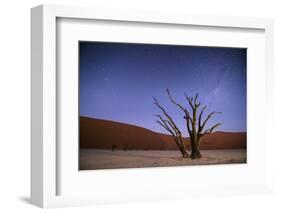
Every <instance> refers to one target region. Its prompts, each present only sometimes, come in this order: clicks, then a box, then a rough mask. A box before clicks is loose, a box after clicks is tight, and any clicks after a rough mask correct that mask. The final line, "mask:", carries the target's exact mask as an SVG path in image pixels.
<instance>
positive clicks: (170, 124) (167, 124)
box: [153, 97, 189, 158]
mask: <svg viewBox="0 0 281 213" xmlns="http://www.w3.org/2000/svg"><path fill="white" fill-rule="evenodd" d="M153 99H154V104H155V105H156V106H157V107H158V108H159V109H160V110H161V111H162V113H163V115H164V116H163V117H162V116H161V115H158V114H157V115H155V116H156V117H158V118H159V120H157V121H156V122H157V123H159V124H160V125H161V126H162V127H163V128H164V129H165V130H167V131H168V132H169V133H170V134H171V135H172V136H173V139H174V141H175V143H176V145H177V147H178V149H179V150H180V152H181V154H182V157H183V158H188V157H189V154H188V153H187V151H186V147H185V145H184V141H183V137H182V133H181V131H180V129H179V128H178V127H177V125H176V124H175V122H174V120H173V119H172V117H171V116H170V115H169V114H168V113H167V112H166V110H165V109H164V108H163V107H162V106H161V105H160V103H159V102H158V100H157V99H156V98H155V97H153Z"/></svg>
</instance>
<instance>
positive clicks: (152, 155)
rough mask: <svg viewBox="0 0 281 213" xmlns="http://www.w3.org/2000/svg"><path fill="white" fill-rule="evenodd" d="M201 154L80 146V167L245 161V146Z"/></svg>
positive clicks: (124, 166) (156, 165)
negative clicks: (191, 154)
mask: <svg viewBox="0 0 281 213" xmlns="http://www.w3.org/2000/svg"><path fill="white" fill-rule="evenodd" d="M201 153H202V158H201V159H196V160H192V159H190V158H182V157H181V155H180V152H179V151H131V150H130V151H123V150H115V151H113V152H112V151H111V150H93V149H84V150H80V153H79V154H80V157H79V158H80V169H81V170H93V169H114V168H141V167H159V166H184V165H209V164H234V163H246V150H245V149H228V150H227V149H223V150H202V151H201Z"/></svg>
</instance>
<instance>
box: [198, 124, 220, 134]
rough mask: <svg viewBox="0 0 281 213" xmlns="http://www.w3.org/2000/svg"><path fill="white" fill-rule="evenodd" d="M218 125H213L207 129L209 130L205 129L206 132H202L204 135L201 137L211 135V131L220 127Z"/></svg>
mask: <svg viewBox="0 0 281 213" xmlns="http://www.w3.org/2000/svg"><path fill="white" fill-rule="evenodd" d="M220 125H221V123H217V124H215V125H214V126H212V127H211V128H209V129H207V130H206V131H204V133H202V134H201V135H202V136H203V135H206V134H210V133H212V132H213V130H214V129H215V128H217V127H218V126H220Z"/></svg>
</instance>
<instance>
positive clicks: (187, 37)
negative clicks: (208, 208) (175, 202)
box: [31, 5, 273, 207]
mask: <svg viewBox="0 0 281 213" xmlns="http://www.w3.org/2000/svg"><path fill="white" fill-rule="evenodd" d="M31 21H32V147H31V153H32V162H31V168H32V173H31V177H32V180H31V182H32V184H31V185H32V187H31V199H32V203H34V204H35V205H38V206H41V207H56V206H73V205H89V204H97V203H116V202H138V201H143V200H165V199H177V198H183V197H185V198H188V197H195V196H206V195H208V196H214V195H219V196H220V195H230V194H231V195H232V194H238V195H239V194H252V193H263V192H269V191H270V189H269V187H270V183H269V181H268V180H269V177H270V171H269V170H268V169H267V168H268V165H267V162H266V161H264V157H266V154H265V153H266V152H265V149H266V146H268V143H270V140H269V138H270V136H269V135H270V131H271V130H270V128H269V126H268V123H269V119H270V118H268V116H266V112H268V109H269V108H270V107H272V106H271V105H272V98H271V95H270V94H271V91H272V78H273V68H272V66H273V65H272V64H273V63H272V54H273V53H272V46H273V41H272V40H273V39H272V30H273V24H272V20H269V19H256V18H235V17H223V18H221V17H215V16H191V15H186V14H161V13H152V12H140V11H118V10H110V9H109V10H100V9H95V8H79V7H66V6H52V5H43V6H39V7H36V8H33V9H32V20H31ZM260 156H264V157H263V158H261V157H260ZM120 194H122V196H120Z"/></svg>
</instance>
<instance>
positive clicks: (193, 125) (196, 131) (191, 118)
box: [154, 89, 221, 159]
mask: <svg viewBox="0 0 281 213" xmlns="http://www.w3.org/2000/svg"><path fill="white" fill-rule="evenodd" d="M167 94H168V97H169V99H170V101H171V102H172V103H173V104H174V105H176V106H177V107H178V108H179V109H181V110H182V111H183V112H184V119H185V121H186V128H187V132H188V134H189V138H190V149H191V155H190V157H191V158H192V159H197V158H201V153H200V139H201V138H202V137H203V136H205V135H207V134H210V133H212V132H213V131H214V129H215V128H217V127H218V126H220V125H221V123H216V124H215V125H213V126H212V127H210V128H208V129H205V127H206V124H207V122H208V121H209V119H210V118H211V117H212V116H213V115H214V114H217V113H221V112H211V113H209V114H208V115H207V116H206V118H205V119H203V114H204V111H205V109H206V108H207V106H206V105H205V106H203V107H202V108H201V109H200V107H201V103H200V102H198V93H197V94H196V96H195V97H194V98H193V97H192V96H191V97H189V96H187V94H186V93H184V95H185V98H186V100H187V103H188V105H189V107H190V109H191V113H190V112H189V111H188V109H187V108H186V107H184V106H183V105H181V104H179V103H178V102H176V100H175V99H174V98H173V97H172V95H171V93H170V91H169V89H167ZM154 100H156V99H155V98H154ZM156 101H157V100H156ZM154 104H155V103H154ZM158 105H159V104H158ZM158 107H159V106H158ZM160 107H161V106H160ZM160 107H159V108H160ZM161 108H162V109H161ZM161 108H160V109H161V110H162V112H163V113H164V112H165V110H164V109H163V107H161ZM199 110H200V113H199V116H197V114H198V112H199ZM166 114H167V113H164V115H165V116H166ZM158 117H159V115H158ZM166 117H167V116H166ZM169 117H170V116H169ZM159 118H161V116H160V117H159ZM170 118H171V117H170ZM171 119H172V118H171ZM161 121H162V119H161ZM157 122H158V123H160V122H159V121H157ZM166 123H167V122H166ZM173 123H174V122H173ZM160 124H161V126H163V124H165V123H164V122H163V121H162V123H160ZM163 127H164V128H165V127H166V126H163ZM165 129H167V128H165ZM177 129H178V128H177ZM178 131H179V132H180V130H178ZM170 133H171V132H170ZM181 140H182V134H181ZM181 152H182V151H181Z"/></svg>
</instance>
